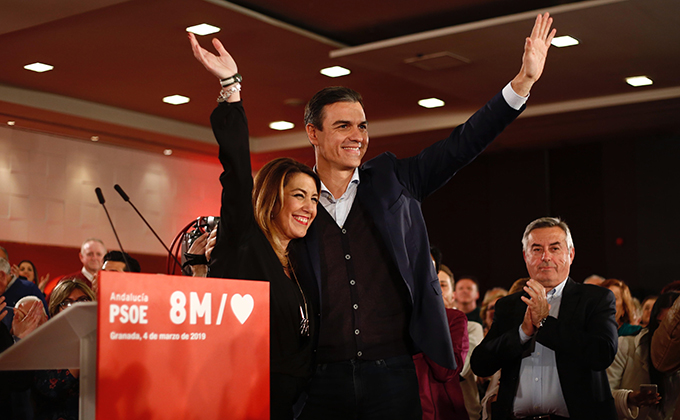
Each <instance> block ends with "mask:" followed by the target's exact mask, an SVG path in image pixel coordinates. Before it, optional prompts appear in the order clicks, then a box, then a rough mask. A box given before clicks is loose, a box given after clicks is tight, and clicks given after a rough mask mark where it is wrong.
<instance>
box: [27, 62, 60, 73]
mask: <svg viewBox="0 0 680 420" xmlns="http://www.w3.org/2000/svg"><path fill="white" fill-rule="evenodd" d="M24 68H25V69H26V70H30V71H34V72H36V73H42V72H44V71H50V70H52V69H53V68H54V66H50V65H49V64H43V63H32V64H27V65H25V66H24Z"/></svg>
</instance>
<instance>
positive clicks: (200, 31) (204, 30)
mask: <svg viewBox="0 0 680 420" xmlns="http://www.w3.org/2000/svg"><path fill="white" fill-rule="evenodd" d="M219 31H221V29H220V28H218V27H217V26H212V25H208V24H207V23H201V24H200V25H194V26H189V27H188V28H187V32H191V33H193V34H196V35H210V34H214V33H216V32H219Z"/></svg>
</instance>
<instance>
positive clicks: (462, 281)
mask: <svg viewBox="0 0 680 420" xmlns="http://www.w3.org/2000/svg"><path fill="white" fill-rule="evenodd" d="M455 292H456V308H458V309H460V310H461V311H463V313H464V314H465V315H466V316H467V319H468V321H473V322H478V323H479V324H482V318H481V317H480V316H479V307H478V306H477V300H478V299H479V284H478V283H477V280H476V279H475V278H474V277H472V276H464V277H460V278H459V279H458V281H457V282H456V289H455Z"/></svg>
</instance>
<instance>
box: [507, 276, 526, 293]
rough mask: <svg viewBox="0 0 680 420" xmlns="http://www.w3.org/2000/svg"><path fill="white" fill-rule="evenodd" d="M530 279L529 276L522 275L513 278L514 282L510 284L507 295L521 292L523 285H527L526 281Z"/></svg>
mask: <svg viewBox="0 0 680 420" xmlns="http://www.w3.org/2000/svg"><path fill="white" fill-rule="evenodd" d="M529 280H531V277H522V278H519V279H517V280H515V282H514V283H512V286H510V290H508V294H509V295H514V294H515V293H517V292H521V291H523V290H524V287H525V286H526V285H527V282H528V281H529Z"/></svg>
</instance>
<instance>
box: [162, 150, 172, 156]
mask: <svg viewBox="0 0 680 420" xmlns="http://www.w3.org/2000/svg"><path fill="white" fill-rule="evenodd" d="M163 154H164V155H165V156H170V155H171V154H172V149H165V150H163Z"/></svg>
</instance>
